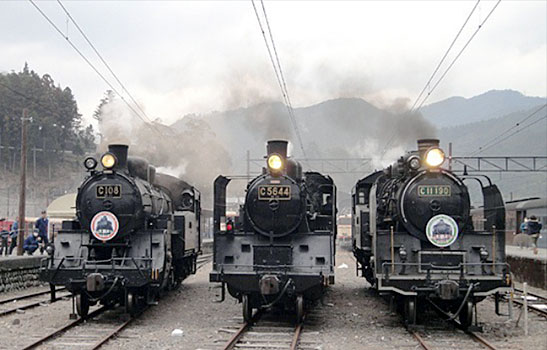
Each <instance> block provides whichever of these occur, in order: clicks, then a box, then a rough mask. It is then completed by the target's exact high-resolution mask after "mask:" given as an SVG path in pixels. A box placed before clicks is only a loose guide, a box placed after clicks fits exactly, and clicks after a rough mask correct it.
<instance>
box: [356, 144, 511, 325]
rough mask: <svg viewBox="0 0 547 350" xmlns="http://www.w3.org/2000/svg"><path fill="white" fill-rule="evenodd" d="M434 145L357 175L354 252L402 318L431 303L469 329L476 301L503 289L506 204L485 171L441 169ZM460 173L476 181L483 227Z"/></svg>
mask: <svg viewBox="0 0 547 350" xmlns="http://www.w3.org/2000/svg"><path fill="white" fill-rule="evenodd" d="M438 146H439V141H438V140H434V139H433V140H431V139H430V140H419V141H418V151H414V152H409V153H408V154H407V155H405V156H404V157H401V158H400V159H399V160H398V161H397V162H396V163H395V164H394V165H392V166H390V167H388V168H387V169H384V170H383V171H378V172H375V173H373V174H371V175H369V176H367V177H365V178H363V179H361V180H359V181H358V182H357V185H356V186H355V188H354V190H353V193H352V195H353V223H352V241H353V242H352V243H353V253H354V255H355V257H356V258H357V261H358V264H359V266H360V271H361V272H362V275H363V276H364V277H365V278H366V279H367V280H368V281H369V282H370V283H371V284H372V285H373V286H374V288H375V289H376V290H377V291H378V292H379V293H380V294H384V295H390V296H391V297H393V298H394V300H396V301H397V302H398V305H399V306H400V308H401V309H402V310H404V312H403V313H404V316H405V321H406V323H407V324H408V325H410V326H411V325H415V324H416V322H417V321H416V316H417V310H418V309H419V308H421V307H425V306H426V305H429V306H431V307H432V308H433V309H435V310H436V311H438V312H440V313H442V314H443V315H444V316H446V318H448V319H452V320H454V319H456V318H459V321H460V323H461V325H462V326H463V327H466V328H467V327H469V326H471V325H472V322H473V312H474V310H475V311H476V303H477V302H479V301H480V300H482V299H484V298H485V297H486V296H488V295H492V294H494V295H495V296H496V302H497V301H498V300H499V296H500V293H504V292H507V291H509V287H510V270H509V266H508V265H507V264H506V262H505V232H504V231H505V209H504V203H503V199H502V196H501V193H500V191H499V190H498V188H497V186H496V185H493V184H492V183H491V182H490V179H488V178H487V177H484V178H481V177H477V176H466V175H464V176H463V177H458V176H456V174H454V173H453V172H451V171H449V170H446V169H443V168H441V166H442V164H443V162H444V160H445V159H444V158H445V157H444V153H443V152H442V150H441V149H440V148H439V147H438ZM484 179H486V180H487V181H488V183H487V184H486V185H485V184H484V183H483V180H484ZM464 180H477V181H478V183H480V185H481V189H482V195H483V199H484V213H485V223H484V230H481V231H475V230H474V229H473V225H472V220H471V217H470V200H469V193H468V187H467V186H466V185H465V184H464V182H463V181H464ZM496 306H498V305H497V304H496ZM498 310H499V308H498V307H496V311H498ZM420 314H421V313H420Z"/></svg>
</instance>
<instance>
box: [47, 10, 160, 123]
mask: <svg viewBox="0 0 547 350" xmlns="http://www.w3.org/2000/svg"><path fill="white" fill-rule="evenodd" d="M57 3H58V4H59V6H60V7H61V8H62V9H63V11H64V12H65V14H66V15H67V16H68V18H69V19H70V21H71V22H72V23H73V24H74V26H75V27H76V29H78V31H79V32H80V34H81V35H82V36H83V37H84V39H85V41H86V42H87V43H88V44H89V46H90V47H91V48H92V49H93V51H94V52H95V54H97V57H99V59H100V60H101V62H102V63H103V64H104V66H105V67H106V68H107V69H108V71H109V72H110V74H112V76H113V77H114V79H116V81H117V82H118V84H120V86H121V88H122V89H123V91H125V93H126V94H127V95H128V96H129V98H130V99H131V101H132V102H133V103H134V104H135V106H137V108H138V109H139V111H140V112H141V113H142V115H143V116H144V117H145V118H146V119H147V120H148V121H149V122H150V123H152V119H151V118H150V117H149V116H148V114H146V112H145V111H144V109H143V108H142V107H141V106H140V104H139V103H138V102H137V101H136V100H135V98H133V95H131V93H130V92H129V91H128V90H127V88H126V87H125V85H124V84H123V83H122V82H121V80H120V79H119V78H118V75H117V74H116V73H114V71H113V70H112V68H111V67H110V65H109V64H108V63H107V62H106V60H105V59H104V58H103V56H102V55H101V54H100V53H99V51H98V50H97V48H96V47H95V45H93V43H92V42H91V40H89V38H88V37H87V35H86V34H85V33H84V31H83V30H82V28H81V27H80V26H79V25H78V23H77V22H76V20H75V19H74V18H73V17H72V15H71V14H70V12H69V11H68V10H67V9H66V8H65V6H64V5H63V3H62V2H61V0H57Z"/></svg>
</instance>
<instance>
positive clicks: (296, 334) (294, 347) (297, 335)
mask: <svg viewBox="0 0 547 350" xmlns="http://www.w3.org/2000/svg"><path fill="white" fill-rule="evenodd" d="M301 334H302V323H299V324H297V325H296V328H295V330H294V336H293V337H292V342H291V348H290V350H297V348H298V343H300V335H301Z"/></svg>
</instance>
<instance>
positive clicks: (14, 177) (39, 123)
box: [0, 64, 95, 218]
mask: <svg viewBox="0 0 547 350" xmlns="http://www.w3.org/2000/svg"><path fill="white" fill-rule="evenodd" d="M23 109H27V110H28V117H29V120H28V121H27V151H28V153H27V215H31V216H32V215H38V214H39V212H40V210H42V209H44V208H45V207H46V206H47V203H49V202H50V201H51V200H53V199H54V198H56V197H58V196H60V195H62V194H64V193H66V192H67V191H73V190H74V189H75V188H77V186H78V183H79V181H81V178H82V176H83V174H82V171H81V169H82V167H81V164H82V163H81V162H82V156H83V155H84V154H85V153H89V152H94V151H95V137H94V130H93V128H92V127H91V126H85V125H84V124H83V122H82V116H81V115H80V114H79V113H78V105H77V103H76V100H75V98H74V95H73V94H72V91H71V90H70V88H69V87H61V86H60V85H59V84H56V83H55V81H54V79H53V77H52V76H50V75H49V74H43V75H40V74H38V73H37V72H35V71H33V70H31V69H30V68H29V67H28V65H26V64H25V66H24V68H23V70H22V71H20V72H11V73H0V179H1V183H0V217H3V216H7V217H11V218H14V217H15V215H16V206H17V202H18V197H17V193H18V183H19V179H18V176H19V170H20V167H21V117H22V115H23ZM8 208H9V210H8Z"/></svg>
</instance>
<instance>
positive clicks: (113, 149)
mask: <svg viewBox="0 0 547 350" xmlns="http://www.w3.org/2000/svg"><path fill="white" fill-rule="evenodd" d="M128 149H129V146H128V145H108V152H110V153H112V154H113V155H115V156H116V159H117V160H118V163H117V164H116V166H115V167H114V169H116V170H119V169H121V170H126V169H127V150H128Z"/></svg>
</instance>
